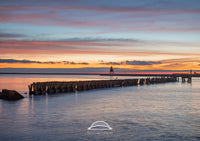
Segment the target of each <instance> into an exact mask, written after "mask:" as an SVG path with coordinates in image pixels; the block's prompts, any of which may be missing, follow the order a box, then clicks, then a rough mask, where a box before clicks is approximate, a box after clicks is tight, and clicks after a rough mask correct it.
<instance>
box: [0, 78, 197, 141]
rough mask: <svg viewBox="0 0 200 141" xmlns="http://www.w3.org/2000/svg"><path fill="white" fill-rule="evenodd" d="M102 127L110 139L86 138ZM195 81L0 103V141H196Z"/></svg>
mask: <svg viewBox="0 0 200 141" xmlns="http://www.w3.org/2000/svg"><path fill="white" fill-rule="evenodd" d="M94 121H106V122H107V123H108V124H109V125H110V126H111V127H112V128H113V131H112V133H111V134H106V133H103V134H101V133H100V134H88V131H87V128H88V127H89V126H90V125H91V123H92V122H94ZM199 123H200V79H197V78H194V79H193V82H192V84H187V83H179V82H178V83H167V84H156V85H144V86H134V87H122V88H110V89H98V90H90V91H84V92H76V93H70V94H58V95H49V96H48V95H45V96H33V97H27V98H25V99H23V100H19V101H15V102H9V101H3V100H0V133H1V134H0V138H1V139H2V140H180V141H182V140H199V139H200V135H199V133H200V124H199Z"/></svg>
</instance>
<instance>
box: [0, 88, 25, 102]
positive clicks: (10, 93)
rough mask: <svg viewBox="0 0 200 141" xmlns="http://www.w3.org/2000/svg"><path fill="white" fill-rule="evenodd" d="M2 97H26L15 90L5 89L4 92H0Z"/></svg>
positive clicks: (8, 98) (16, 98) (14, 98)
mask: <svg viewBox="0 0 200 141" xmlns="http://www.w3.org/2000/svg"><path fill="white" fill-rule="evenodd" d="M0 98H1V99H5V100H19V99H22V98H24V96H22V95H21V94H20V93H18V92H17V91H15V90H7V89H3V90H2V93H0Z"/></svg>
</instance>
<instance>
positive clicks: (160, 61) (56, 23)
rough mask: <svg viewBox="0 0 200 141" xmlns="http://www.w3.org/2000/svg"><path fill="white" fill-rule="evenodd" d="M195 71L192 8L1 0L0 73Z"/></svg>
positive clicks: (127, 0)
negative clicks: (21, 70) (32, 70)
mask: <svg viewBox="0 0 200 141" xmlns="http://www.w3.org/2000/svg"><path fill="white" fill-rule="evenodd" d="M109 66H114V67H115V68H125V69H130V70H145V69H148V70H189V69H193V70H200V1H199V0H5V1H1V2H0V68H86V67H87V68H102V67H109Z"/></svg>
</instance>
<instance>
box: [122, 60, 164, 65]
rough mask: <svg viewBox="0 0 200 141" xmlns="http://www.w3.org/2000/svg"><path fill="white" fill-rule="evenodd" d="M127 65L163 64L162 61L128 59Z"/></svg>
mask: <svg viewBox="0 0 200 141" xmlns="http://www.w3.org/2000/svg"><path fill="white" fill-rule="evenodd" d="M125 63H126V64H127V65H153V64H162V62H160V61H136V60H134V61H128V60H127V61H126V62H125Z"/></svg>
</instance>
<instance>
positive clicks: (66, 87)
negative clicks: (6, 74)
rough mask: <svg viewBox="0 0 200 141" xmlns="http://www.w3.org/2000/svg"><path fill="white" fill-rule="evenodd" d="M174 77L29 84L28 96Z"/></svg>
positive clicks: (166, 80)
mask: <svg viewBox="0 0 200 141" xmlns="http://www.w3.org/2000/svg"><path fill="white" fill-rule="evenodd" d="M176 81H177V78H176V77H161V78H158V77H156V78H142V79H119V80H118V79H116V80H91V81H69V82H57V81H53V82H34V83H32V84H30V85H29V86H28V87H29V94H33V95H45V94H56V93H67V92H75V91H85V90H91V89H99V88H112V87H122V86H136V85H144V84H157V83H166V82H176Z"/></svg>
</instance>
